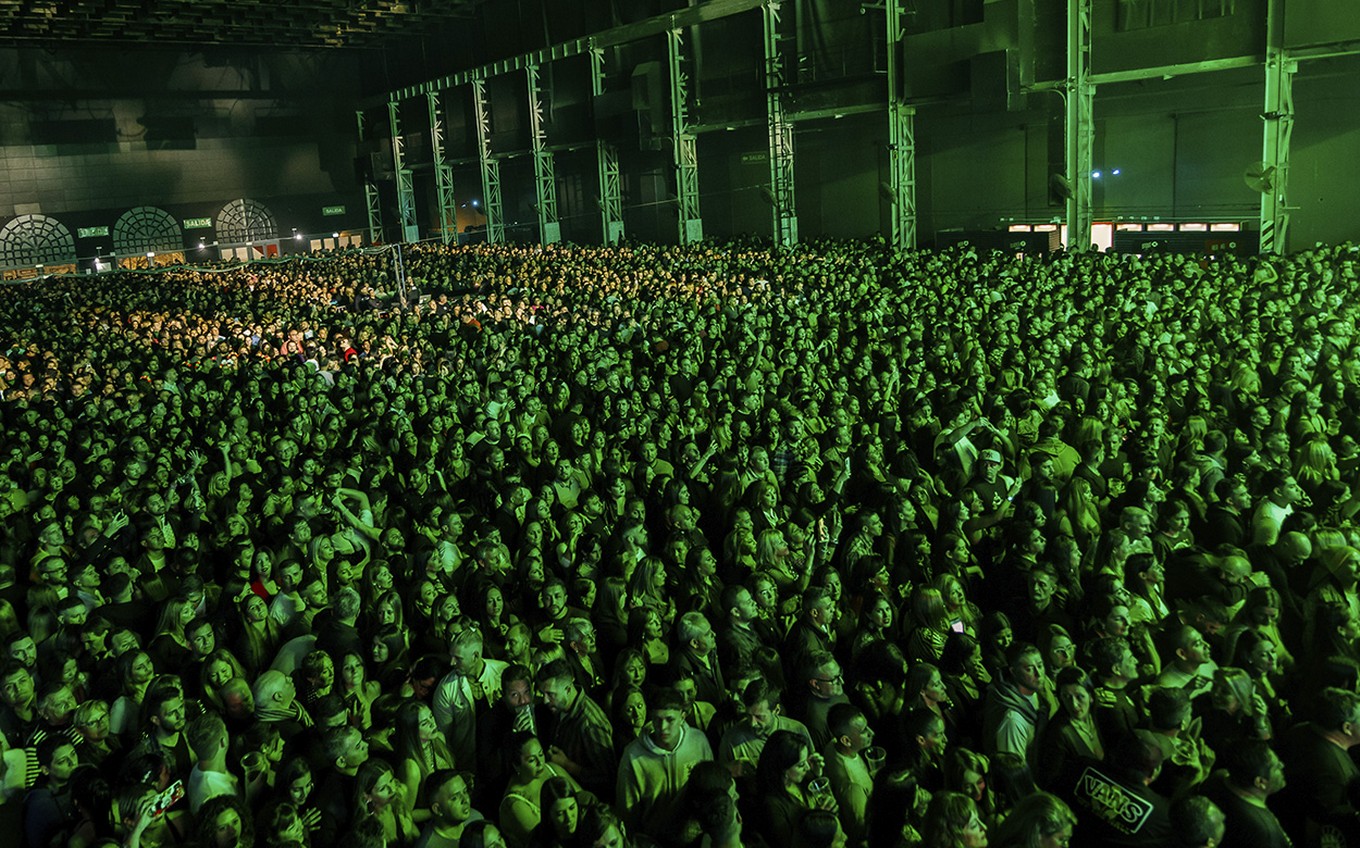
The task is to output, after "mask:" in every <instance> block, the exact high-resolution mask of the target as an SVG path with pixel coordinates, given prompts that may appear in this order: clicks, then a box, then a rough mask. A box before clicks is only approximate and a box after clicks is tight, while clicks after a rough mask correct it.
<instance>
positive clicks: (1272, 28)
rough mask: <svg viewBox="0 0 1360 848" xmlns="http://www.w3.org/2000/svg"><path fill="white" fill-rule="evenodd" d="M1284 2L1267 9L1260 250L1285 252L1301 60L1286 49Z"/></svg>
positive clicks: (1277, 0)
mask: <svg viewBox="0 0 1360 848" xmlns="http://www.w3.org/2000/svg"><path fill="white" fill-rule="evenodd" d="M1283 6H1284V3H1283V0H1269V5H1268V6H1267V9H1266V104H1265V112H1264V114H1263V115H1262V118H1263V119H1264V120H1265V132H1264V142H1263V144H1262V151H1261V161H1262V162H1264V163H1265V166H1266V173H1267V174H1268V175H1269V177H1268V179H1269V183H1270V185H1269V187H1268V190H1267V191H1265V192H1263V193H1262V194H1261V253H1284V251H1285V246H1286V243H1287V239H1288V236H1289V212H1288V207H1287V206H1286V205H1285V198H1286V194H1287V192H1286V189H1287V188H1288V186H1289V142H1290V137H1291V136H1292V135H1293V134H1294V74H1295V73H1297V72H1298V69H1299V68H1298V63H1297V62H1294V61H1292V60H1291V59H1290V58H1289V56H1288V54H1287V53H1286V51H1285V49H1284V8H1283Z"/></svg>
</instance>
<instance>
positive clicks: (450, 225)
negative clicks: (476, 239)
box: [425, 91, 458, 244]
mask: <svg viewBox="0 0 1360 848" xmlns="http://www.w3.org/2000/svg"><path fill="white" fill-rule="evenodd" d="M439 94H440V93H439V92H438V91H429V92H426V94H425V97H426V99H427V100H428V102H429V104H430V150H431V151H432V152H433V154H434V183H435V191H436V192H437V193H438V194H439V240H440V241H441V242H443V243H444V244H449V243H450V242H453V241H455V240H456V239H457V238H458V203H457V201H456V200H455V198H454V194H453V166H452V165H450V164H449V163H448V162H445V161H444V122H443V120H442V119H441V118H440V117H439V111H440V110H439Z"/></svg>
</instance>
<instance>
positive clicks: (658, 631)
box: [628, 606, 671, 666]
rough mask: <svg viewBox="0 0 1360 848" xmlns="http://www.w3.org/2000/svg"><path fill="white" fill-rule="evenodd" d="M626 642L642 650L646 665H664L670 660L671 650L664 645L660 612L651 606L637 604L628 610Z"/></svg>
mask: <svg viewBox="0 0 1360 848" xmlns="http://www.w3.org/2000/svg"><path fill="white" fill-rule="evenodd" d="M628 644H629V645H634V646H637V647H638V648H640V649H642V650H643V651H644V653H645V655H646V659H647V663H648V665H654V666H664V665H666V664H667V663H668V662H669V661H670V656H671V650H670V647H669V646H667V645H666V634H665V630H664V629H663V627H662V623H661V614H660V613H659V612H657V611H656V610H655V609H654V608H652V607H646V606H638V607H633V608H632V609H630V610H629V611H628Z"/></svg>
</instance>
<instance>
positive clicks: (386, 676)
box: [369, 624, 409, 692]
mask: <svg viewBox="0 0 1360 848" xmlns="http://www.w3.org/2000/svg"><path fill="white" fill-rule="evenodd" d="M369 645H370V647H369V650H370V654H369V659H370V660H372V663H371V665H370V666H369V667H370V668H371V669H373V678H374V679H375V680H376V681H377V682H378V684H379V685H380V686H382V689H383V691H384V692H390V691H392V687H393V686H394V685H395V684H396V683H397V682H398V681H401V680H404V679H405V678H406V672H407V665H408V662H409V658H408V654H407V648H406V631H405V630H402V629H401V628H400V627H399V626H397V625H395V624H388V625H386V626H384V627H380V628H378V631H377V632H376V633H374V634H373V638H372V640H371V641H370V643H369Z"/></svg>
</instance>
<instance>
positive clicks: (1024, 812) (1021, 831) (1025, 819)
mask: <svg viewBox="0 0 1360 848" xmlns="http://www.w3.org/2000/svg"><path fill="white" fill-rule="evenodd" d="M1076 825H1077V817H1076V816H1075V815H1073V814H1072V809H1071V808H1070V807H1068V806H1067V804H1066V803H1064V802H1063V800H1062V799H1061V798H1058V797H1057V796H1055V795H1050V794H1049V793H1047V792H1036V793H1035V794H1033V795H1031V796H1029V797H1028V798H1025V799H1024V800H1022V801H1021V802H1020V803H1019V804H1016V805H1015V809H1014V810H1012V811H1011V814H1010V815H1009V816H1007V817H1006V820H1005V821H1004V822H1002V823H1001V826H1000V827H998V828H997V829H996V835H995V838H994V840H993V842H992V845H993V846H994V848H1050V846H1056V845H1067V844H1068V842H1069V841H1070V840H1071V839H1072V829H1073V828H1074V827H1076Z"/></svg>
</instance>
